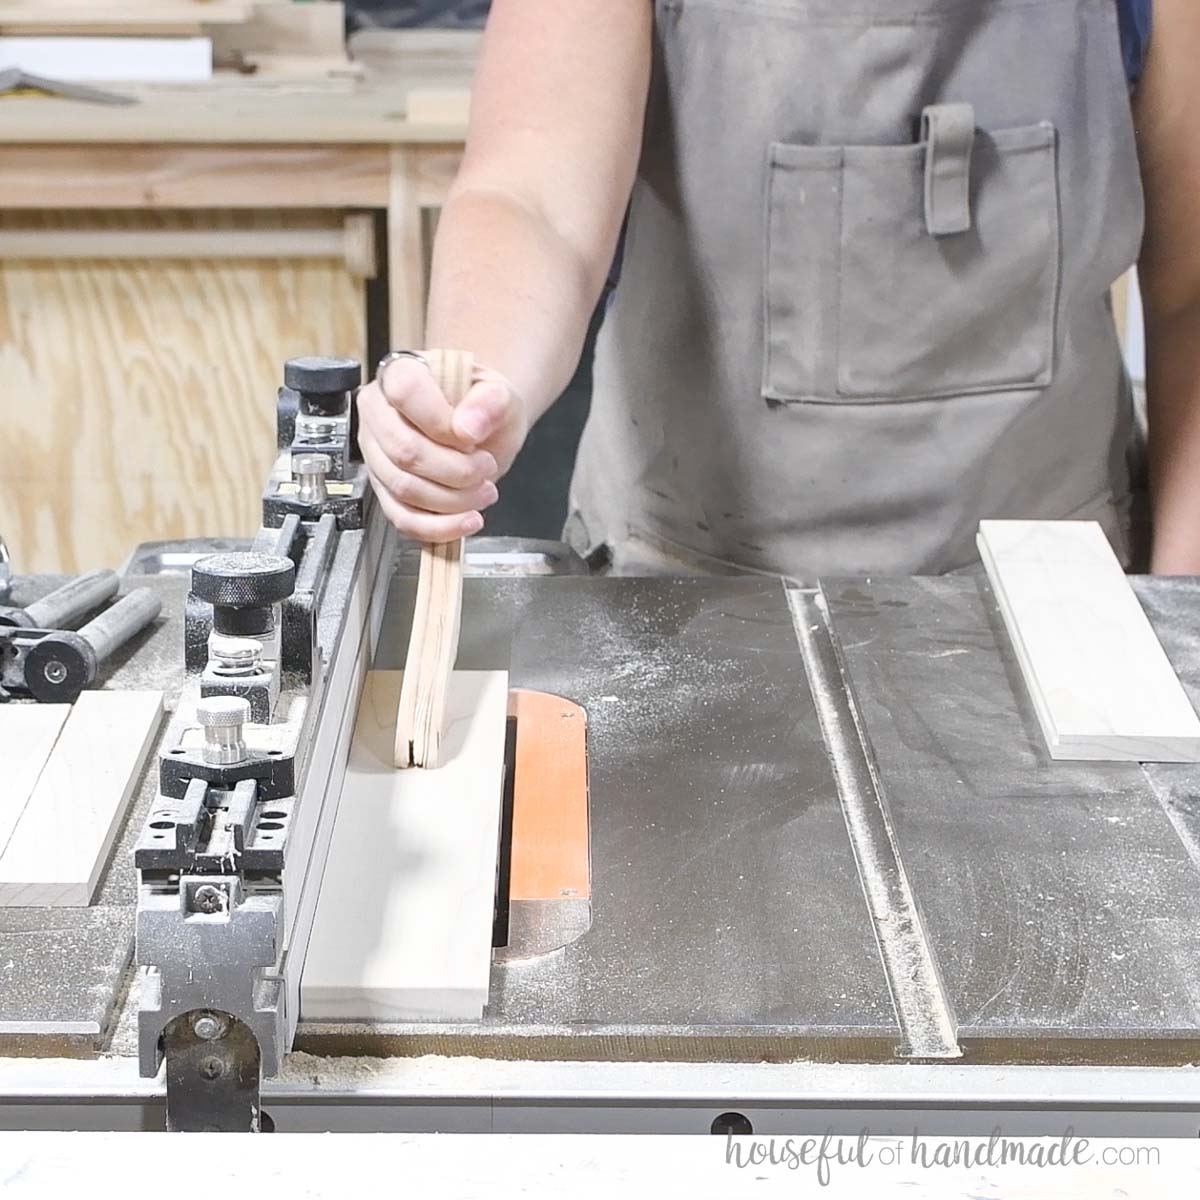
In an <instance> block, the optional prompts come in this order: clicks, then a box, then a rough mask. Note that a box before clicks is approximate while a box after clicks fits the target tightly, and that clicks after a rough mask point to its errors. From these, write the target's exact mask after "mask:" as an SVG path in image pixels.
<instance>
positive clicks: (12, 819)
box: [0, 704, 71, 854]
mask: <svg viewBox="0 0 1200 1200" xmlns="http://www.w3.org/2000/svg"><path fill="white" fill-rule="evenodd" d="M70 711H71V706H70V705H69V704H5V705H0V764H2V766H0V854H3V853H4V850H5V847H6V846H7V845H8V840H9V838H10V837H12V831H13V830H14V829H16V827H17V822H18V821H19V820H20V819H21V814H22V813H23V812H24V811H25V805H26V804H28V803H29V797H30V796H31V795H32V794H33V789H34V787H35V786H36V785H37V781H38V779H39V778H40V776H41V774H42V768H43V767H44V766H45V765H46V759H48V758H49V757H50V751H51V750H53V749H54V743H55V742H57V741H58V735H59V731H60V730H61V729H62V727H63V722H64V721H65V720H66V719H67V714H68V713H69V712H70Z"/></svg>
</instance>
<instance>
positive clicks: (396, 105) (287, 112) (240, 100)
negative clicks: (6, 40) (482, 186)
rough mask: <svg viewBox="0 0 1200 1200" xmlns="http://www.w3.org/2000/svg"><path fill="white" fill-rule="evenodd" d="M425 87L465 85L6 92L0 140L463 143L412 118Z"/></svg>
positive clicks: (222, 83)
mask: <svg viewBox="0 0 1200 1200" xmlns="http://www.w3.org/2000/svg"><path fill="white" fill-rule="evenodd" d="M389 78H390V82H389V81H388V80H389ZM430 85H433V86H450V87H459V86H461V87H463V88H465V87H467V86H468V85H469V79H464V80H463V81H462V82H461V84H459V83H450V84H443V83H442V81H440V80H438V79H431V78H429V77H428V76H426V77H424V78H422V77H421V76H420V75H419V74H416V75H414V74H413V73H412V72H403V73H399V74H398V73H396V72H388V75H387V77H385V78H384V79H383V80H382V81H381V80H366V81H362V82H355V81H353V80H344V79H318V80H312V79H305V80H303V81H301V80H280V79H262V80H247V79H245V78H244V77H239V78H235V79H229V78H220V77H218V78H214V79H213V80H211V81H210V82H208V83H204V84H191V85H183V84H174V85H166V84H131V85H127V86H125V85H123V86H122V87H120V88H119V89H117V90H119V91H120V92H121V93H122V94H123V95H129V96H132V97H134V98H135V99H137V100H139V101H141V103H138V104H125V105H117V104H89V103H87V102H84V101H76V100H65V99H58V98H56V99H54V100H47V99H46V97H44V96H13V97H6V98H5V100H4V122H3V125H0V142H3V143H6V144H16V143H24V144H26V145H29V144H49V143H59V144H62V143H71V144H72V145H74V146H76V147H78V148H79V149H81V150H82V149H84V148H86V147H88V146H98V145H100V144H103V143H116V142H120V143H125V144H129V143H152V142H157V143H162V144H164V145H172V146H178V145H180V144H184V143H192V144H195V143H207V144H230V145H232V144H234V143H246V142H256V143H262V144H264V145H276V144H292V145H296V146H309V147H313V148H321V147H325V148H334V147H338V146H346V147H349V146H351V145H353V144H358V145H359V146H360V148H363V149H367V148H370V147H371V146H372V145H373V146H374V147H375V148H378V149H385V148H386V147H387V146H394V145H406V144H414V143H434V144H443V145H449V144H457V145H458V146H460V147H461V145H462V143H463V141H464V140H465V138H466V132H467V127H466V123H465V122H462V123H460V124H458V125H447V124H446V121H445V119H444V114H439V120H438V121H437V122H434V123H429V122H421V121H414V120H411V119H410V118H409V116H408V95H409V92H410V90H412V89H420V88H422V87H426V86H430ZM312 182H313V184H314V185H319V183H320V180H319V179H314V180H313V181H312Z"/></svg>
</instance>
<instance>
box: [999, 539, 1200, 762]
mask: <svg viewBox="0 0 1200 1200" xmlns="http://www.w3.org/2000/svg"><path fill="white" fill-rule="evenodd" d="M978 543H979V552H980V555H981V557H982V558H983V562H984V566H985V567H986V568H987V573H988V577H989V578H990V579H991V583H992V591H993V592H994V593H995V596H996V600H997V603H998V604H999V606H1000V612H1001V614H1002V615H1003V617H1004V623H1005V626H1006V627H1007V629H1008V633H1009V637H1010V638H1011V640H1012V644H1013V649H1014V650H1015V652H1016V656H1017V661H1018V662H1019V663H1020V666H1021V673H1022V675H1023V676H1024V678H1025V684H1026V687H1027V688H1028V689H1029V694H1030V697H1031V698H1032V700H1033V706H1034V709H1035V711H1036V712H1037V717H1038V721H1039V722H1040V724H1041V727H1042V732H1043V734H1044V735H1045V739H1046V745H1047V747H1048V749H1049V751H1050V756H1051V757H1052V758H1056V759H1094V760H1102V761H1126V762H1200V719H1198V718H1197V716H1196V713H1195V710H1194V709H1193V708H1192V705H1191V703H1190V702H1189V700H1188V698H1187V695H1186V693H1185V692H1184V690H1183V687H1182V685H1181V684H1180V682H1179V679H1178V677H1177V676H1176V674H1175V671H1174V669H1173V668H1172V667H1171V664H1170V662H1169V661H1168V659H1167V656H1166V653H1165V652H1164V651H1163V648H1162V646H1161V645H1160V643H1159V641H1158V638H1157V636H1156V635H1155V633H1154V630H1153V629H1152V628H1151V626H1150V622H1149V621H1148V620H1147V618H1146V614H1145V613H1144V612H1143V611H1142V606H1141V605H1140V604H1139V603H1138V599H1137V597H1136V596H1135V595H1134V593H1133V589H1132V588H1131V587H1130V586H1129V581H1128V580H1127V579H1126V578H1125V573H1124V571H1122V569H1121V565H1120V563H1119V562H1118V561H1117V558H1116V555H1115V554H1113V551H1112V548H1111V547H1110V546H1109V544H1108V539H1107V538H1106V537H1105V536H1104V532H1103V531H1102V530H1101V528H1100V526H1099V525H1098V524H1096V523H1095V522H1094V521H981V522H980V525H979V539H978Z"/></svg>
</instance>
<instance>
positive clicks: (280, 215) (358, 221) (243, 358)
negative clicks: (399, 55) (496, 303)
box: [0, 77, 465, 571]
mask: <svg viewBox="0 0 1200 1200" xmlns="http://www.w3.org/2000/svg"><path fill="white" fill-rule="evenodd" d="M439 82H440V81H439ZM419 83H420V80H413V79H406V80H404V81H403V82H399V81H398V82H396V83H386V82H371V81H369V80H353V79H327V80H316V81H313V82H295V81H287V80H270V79H264V80H261V81H256V80H253V79H242V78H240V77H234V78H232V79H227V78H219V79H214V80H213V81H212V82H211V83H206V84H196V85H190V86H174V87H168V86H165V85H162V86H155V85H142V86H130V87H123V88H120V89H117V90H120V91H122V92H125V93H127V94H130V95H134V96H136V97H137V99H138V101H139V102H138V103H137V104H133V105H104V104H88V103H83V102H79V101H73V100H65V99H60V98H49V97H45V96H16V97H14V96H9V97H5V98H3V99H2V100H0V173H2V175H3V179H4V187H3V189H0V342H2V343H3V348H4V353H5V356H6V363H7V366H6V373H7V378H8V380H9V382H8V385H7V386H8V388H9V390H10V391H11V392H12V393H13V402H12V404H11V405H9V404H6V407H5V422H6V424H5V429H6V438H5V441H6V445H7V446H10V447H16V452H15V455H10V457H9V459H8V461H7V465H6V471H5V475H4V478H3V479H0V513H2V514H3V518H4V519H3V525H4V529H3V533H4V536H5V537H6V539H7V541H8V543H9V545H10V548H11V549H12V551H13V555H14V559H15V561H16V563H17V565H18V567H19V568H20V569H24V570H29V571H35V570H72V569H83V568H88V567H95V566H112V565H115V564H116V562H117V561H119V560H118V559H116V557H115V555H116V554H117V551H118V549H119V550H120V551H121V552H122V553H124V552H125V550H127V549H128V546H129V545H130V542H131V540H132V541H138V540H146V539H149V538H151V537H184V536H198V535H203V534H207V535H213V534H218V533H224V534H234V533H237V534H243V535H245V534H249V533H251V532H253V529H254V527H255V525H256V524H257V514H256V507H257V499H258V496H257V486H256V481H257V480H259V479H261V477H262V476H263V474H264V473H265V471H266V470H267V469H268V468H269V466H270V462H271V458H272V452H273V445H272V428H271V425H270V422H269V420H267V419H265V418H264V417H263V416H262V412H263V410H262V409H261V408H257V407H255V406H254V404H253V403H252V399H253V398H254V397H256V396H258V395H261V394H262V393H263V392H264V391H265V390H266V389H267V388H269V387H270V386H272V382H273V380H274V377H275V372H276V371H277V368H278V363H279V362H280V361H281V360H282V359H284V358H287V357H291V356H293V355H295V354H298V353H302V352H306V351H309V350H312V349H320V350H322V351H325V352H328V353H340V354H345V355H351V356H353V357H357V358H359V359H366V358H368V357H369V356H374V357H378V355H379V354H382V352H383V351H384V350H385V349H386V348H388V347H389V346H414V345H420V344H421V343H422V340H423V338H422V330H423V322H424V304H425V292H426V277H427V263H428V256H429V240H430V239H429V233H430V229H431V222H430V221H429V220H428V214H429V212H430V210H433V209H436V208H438V207H439V206H440V205H441V204H442V202H443V201H444V199H445V196H446V192H447V189H448V187H449V185H450V182H451V180H452V179H453V177H454V175H455V173H456V171H457V168H458V163H459V161H460V159H461V153H462V145H463V140H464V137H465V121H464V118H463V113H464V111H465V99H464V94H463V89H462V88H460V89H459V90H458V92H457V93H456V92H453V91H451V90H438V91H435V92H429V91H427V92H421V90H420V89H419V87H418V85H419ZM464 87H465V80H464ZM422 95H424V97H425V99H424V104H423V107H424V110H425V112H426V114H427V117H431V118H432V119H415V120H414V119H412V118H411V117H410V116H409V106H410V98H413V97H415V99H416V101H419V100H420V98H421V96H422ZM439 113H440V114H441V115H440V116H439ZM384 242H385V243H386V251H385V252H383V251H382V250H381V246H380V243H384ZM380 267H382V268H383V270H380V269H378V268H380ZM380 275H382V276H383V278H385V279H386V288H384V287H383V286H382V285H381V283H380V282H373V281H374V280H375V279H376V277H377V276H380ZM368 309H370V310H371V312H370V313H368ZM64 345H66V346H69V347H71V349H72V353H71V354H67V355H64V354H63V346H64ZM18 394H20V395H24V396H25V397H26V399H25V400H24V401H18V400H17V398H16V397H17V395H18ZM35 397H36V398H37V399H38V401H40V402H37V403H35V402H33V400H34V398H35ZM189 425H194V426H197V427H199V426H207V425H214V426H221V427H223V428H225V429H228V430H230V431H231V436H229V437H227V438H225V439H224V440H223V445H222V450H221V455H220V458H219V460H218V459H214V458H209V457H206V456H205V454H204V453H203V452H198V448H197V446H196V441H197V440H200V439H194V438H189V437H186V436H185V437H180V436H179V431H180V430H184V429H186V428H187V427H188V426H189ZM48 464H53V468H52V470H50V471H48ZM49 473H53V474H54V475H55V476H56V485H55V486H54V487H53V488H51V487H49V486H48V485H47V484H46V482H45V480H46V477H47V475H48V474H49Z"/></svg>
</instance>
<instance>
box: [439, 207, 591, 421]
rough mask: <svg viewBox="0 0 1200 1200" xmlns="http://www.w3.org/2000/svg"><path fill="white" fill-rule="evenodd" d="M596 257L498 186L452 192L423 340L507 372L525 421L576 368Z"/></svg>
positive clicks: (550, 401)
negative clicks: (582, 252) (577, 247)
mask: <svg viewBox="0 0 1200 1200" xmlns="http://www.w3.org/2000/svg"><path fill="white" fill-rule="evenodd" d="M601 261H602V255H601V256H597V257H596V259H595V261H594V262H593V263H591V264H589V263H588V261H586V259H585V258H583V257H582V256H581V255H580V254H579V253H577V252H576V250H575V249H574V248H573V247H572V246H571V245H570V243H569V242H568V241H567V240H565V239H564V238H563V237H562V236H560V235H559V234H558V233H557V232H556V230H555V229H554V226H553V225H552V223H551V222H550V221H548V220H547V219H545V218H544V217H543V216H541V215H540V214H539V213H537V212H536V211H534V210H533V209H531V208H530V207H528V206H527V205H525V204H523V203H522V202H521V201H520V200H519V199H518V198H516V197H515V196H513V195H510V194H509V193H507V192H505V191H503V190H501V189H495V188H479V187H473V186H467V187H464V188H462V189H461V190H456V192H455V193H454V194H453V195H452V196H451V198H450V200H449V202H448V203H447V205H446V208H445V209H444V210H443V213H442V217H441V220H440V221H439V223H438V236H437V242H436V245H435V248H434V256H433V275H432V280H431V286H430V301H429V315H428V334H427V337H426V341H427V342H428V344H429V345H431V346H452V347H455V348H461V349H466V350H470V351H471V352H472V353H473V354H474V355H475V357H476V359H477V361H479V362H481V363H483V364H485V365H486V366H489V367H492V368H493V369H495V370H497V371H499V372H500V373H501V374H502V375H504V376H506V377H507V379H508V380H509V382H510V383H511V384H512V386H513V387H514V388H515V389H516V391H517V392H518V393H519V394H520V395H521V397H522V398H523V400H524V401H525V404H526V406H527V411H528V415H529V420H530V423H532V422H533V421H536V420H537V418H538V417H540V416H541V415H542V414H543V413H544V412H545V411H546V409H548V408H549V407H550V405H551V404H553V403H554V401H555V399H557V397H558V396H559V394H560V393H561V392H562V390H563V389H564V388H565V387H566V385H567V383H568V382H569V381H570V379H571V376H572V374H573V373H574V371H575V366H576V364H577V362H578V361H579V354H580V351H581V349H582V347H583V341H584V337H585V336H586V333H587V328H588V322H589V320H590V319H591V315H592V312H593V310H594V308H595V305H596V301H597V299H598V297H599V293H600V290H601V287H602V285H603V282H604V272H603V271H602V270H600V269H599V264H600V262H601Z"/></svg>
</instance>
